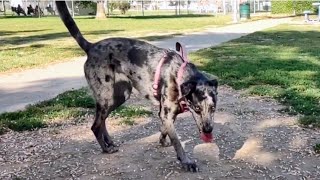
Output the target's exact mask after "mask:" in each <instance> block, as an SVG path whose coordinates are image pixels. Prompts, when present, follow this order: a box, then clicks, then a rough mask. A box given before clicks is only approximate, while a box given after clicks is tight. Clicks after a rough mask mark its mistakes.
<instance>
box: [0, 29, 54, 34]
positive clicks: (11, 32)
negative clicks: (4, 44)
mask: <svg viewBox="0 0 320 180" xmlns="http://www.w3.org/2000/svg"><path fill="white" fill-rule="evenodd" d="M49 30H50V29H34V30H23V31H0V36H8V35H14V34H19V33H30V32H42V31H49Z"/></svg>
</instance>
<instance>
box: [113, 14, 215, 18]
mask: <svg viewBox="0 0 320 180" xmlns="http://www.w3.org/2000/svg"><path fill="white" fill-rule="evenodd" d="M198 17H215V16H213V15H198V14H184V15H148V16H117V15H111V16H109V17H108V18H114V19H170V18H173V19H175V18H198Z"/></svg>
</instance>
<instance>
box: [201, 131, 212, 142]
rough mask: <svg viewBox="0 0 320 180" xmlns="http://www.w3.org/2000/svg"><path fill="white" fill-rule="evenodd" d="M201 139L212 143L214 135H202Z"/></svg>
mask: <svg viewBox="0 0 320 180" xmlns="http://www.w3.org/2000/svg"><path fill="white" fill-rule="evenodd" d="M201 139H202V140H203V141H204V142H206V143H210V142H212V139H213V137H212V133H201Z"/></svg>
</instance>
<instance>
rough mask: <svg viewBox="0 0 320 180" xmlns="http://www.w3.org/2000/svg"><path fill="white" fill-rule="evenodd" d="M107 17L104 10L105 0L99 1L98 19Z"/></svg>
mask: <svg viewBox="0 0 320 180" xmlns="http://www.w3.org/2000/svg"><path fill="white" fill-rule="evenodd" d="M103 18H106V14H105V12H104V1H97V14H96V19H103Z"/></svg>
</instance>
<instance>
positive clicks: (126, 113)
mask: <svg viewBox="0 0 320 180" xmlns="http://www.w3.org/2000/svg"><path fill="white" fill-rule="evenodd" d="M151 114H152V112H151V111H148V110H145V109H143V108H141V107H135V106H120V107H119V108H118V109H116V110H115V111H113V112H112V113H111V114H110V115H111V117H117V118H121V120H120V122H119V124H121V125H122V124H123V125H129V126H132V125H134V124H135V121H134V118H137V117H143V116H148V115H151Z"/></svg>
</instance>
